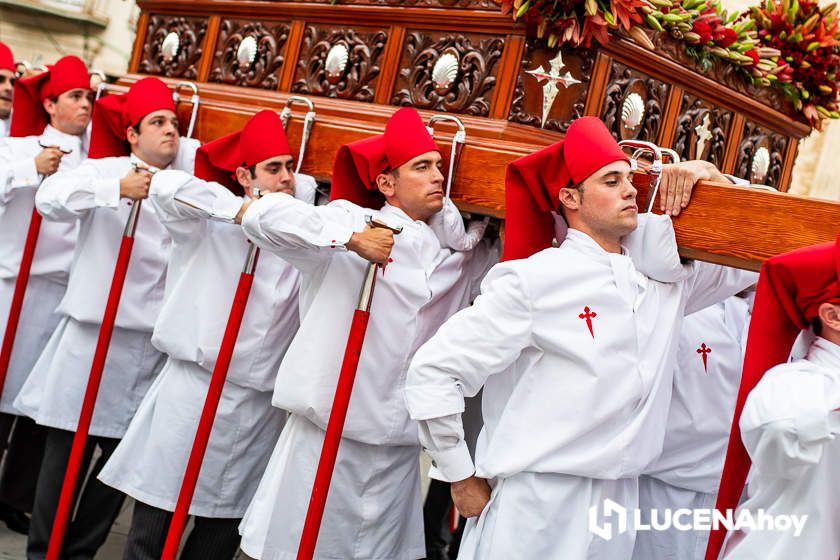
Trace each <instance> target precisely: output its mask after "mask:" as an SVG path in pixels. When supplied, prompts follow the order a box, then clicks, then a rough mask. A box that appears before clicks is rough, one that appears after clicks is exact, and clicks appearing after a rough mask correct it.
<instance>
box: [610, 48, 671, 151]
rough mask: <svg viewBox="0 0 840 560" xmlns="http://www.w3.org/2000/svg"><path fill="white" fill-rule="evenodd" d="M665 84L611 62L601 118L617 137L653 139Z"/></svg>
mask: <svg viewBox="0 0 840 560" xmlns="http://www.w3.org/2000/svg"><path fill="white" fill-rule="evenodd" d="M668 87H669V86H668V84H666V83H664V82H661V81H659V80H657V79H656V78H651V77H650V76H648V75H647V74H644V73H642V72H639V71H638V70H634V69H632V68H630V67H629V66H625V65H624V64H621V63H618V62H614V63H613V69H612V74H611V75H610V82H609V84H608V85H607V90H606V93H605V95H604V109H603V111H602V113H601V118H602V119H603V120H604V122H605V123H606V125H607V128H609V129H610V132H612V134H613V136H614V137H615V138H616V139H617V140H629V139H635V140H646V141H648V142H656V140H657V137H658V135H659V127H660V126H661V125H662V112H663V109H664V107H665V101H666V99H667V98H668ZM631 115H632V116H633V118H630V116H631ZM634 119H635V120H638V123H636V122H635V120H634ZM628 125H632V126H628Z"/></svg>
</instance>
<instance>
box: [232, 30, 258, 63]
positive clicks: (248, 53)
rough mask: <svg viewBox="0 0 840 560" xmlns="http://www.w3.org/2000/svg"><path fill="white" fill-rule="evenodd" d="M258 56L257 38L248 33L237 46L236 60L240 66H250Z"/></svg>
mask: <svg viewBox="0 0 840 560" xmlns="http://www.w3.org/2000/svg"><path fill="white" fill-rule="evenodd" d="M256 58H257V40H256V39H255V38H254V37H253V36H252V35H248V36H247V37H245V38H244V39H242V41H241V42H240V43H239V46H238V47H237V48H236V61H237V62H238V63H239V67H240V68H250V67H251V65H252V64H253V63H254V60H256Z"/></svg>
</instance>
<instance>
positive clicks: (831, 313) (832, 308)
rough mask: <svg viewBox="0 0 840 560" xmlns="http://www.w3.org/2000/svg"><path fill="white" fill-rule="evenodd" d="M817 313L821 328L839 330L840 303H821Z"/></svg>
mask: <svg viewBox="0 0 840 560" xmlns="http://www.w3.org/2000/svg"><path fill="white" fill-rule="evenodd" d="M817 314H818V316H819V318H820V322H821V323H822V325H823V328H826V327H828V328H829V329H831V330H833V331H837V332H840V305H838V304H836V303H828V302H825V303H821V304H820V307H819V309H818V310H817Z"/></svg>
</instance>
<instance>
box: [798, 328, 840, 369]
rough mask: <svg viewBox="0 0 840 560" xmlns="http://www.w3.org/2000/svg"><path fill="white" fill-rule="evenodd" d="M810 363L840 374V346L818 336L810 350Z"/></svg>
mask: <svg viewBox="0 0 840 560" xmlns="http://www.w3.org/2000/svg"><path fill="white" fill-rule="evenodd" d="M805 359H806V360H808V361H809V362H813V363H815V364H817V365H820V366H823V367H825V368H828V369H831V370H834V371H838V372H840V346H838V345H837V344H834V343H833V342H830V341H828V340H826V339H824V338H823V337H821V336H818V337H817V338H816V339H815V340H814V342H813V343H811V348H809V349H808V356H807V357H806V358H805Z"/></svg>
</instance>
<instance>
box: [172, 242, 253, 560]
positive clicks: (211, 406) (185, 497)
mask: <svg viewBox="0 0 840 560" xmlns="http://www.w3.org/2000/svg"><path fill="white" fill-rule="evenodd" d="M259 253H260V250H259V249H258V248H257V246H256V245H251V248H250V249H249V251H248V257H247V258H246V260H245V267H244V270H243V271H242V274H241V275H240V276H239V284H238V285H237V287H236V294H235V295H234V297H233V304H232V305H231V308H230V314H229V315H228V321H227V326H226V327H225V334H224V336H223V337H222V344H221V347H220V348H219V356H218V358H217V359H216V366H215V367H214V368H213V375H212V376H211V377H210V387H209V388H208V389H207V398H206V399H205V401H204V408H203V409H202V411H201V417H200V419H199V421H198V430H197V431H196V434H195V440H194V441H193V446H192V450H191V451H190V457H189V459H188V461H187V468H186V471H185V472H184V480H183V482H182V483H181V490H180V492H179V493H178V502H177V503H176V505H175V513H174V515H173V516H172V521H171V523H170V524H169V532H168V533H167V534H166V543H165V544H164V547H163V554H162V555H161V558H162V559H163V560H175V558H176V556H177V554H178V547H179V546H180V545H181V537H182V536H183V534H184V527H185V526H186V524H187V517H188V516H189V510H190V503H191V502H192V499H193V494H194V493H195V486H196V483H197V482H198V475H199V472H200V471H201V464H202V462H203V461H204V453H205V452H206V451H207V443H208V442H209V441H210V431H211V430H212V429H213V421H214V420H215V418H216V410H217V409H218V407H219V400H220V399H221V397H222V389H223V388H224V386H225V379H226V378H227V373H228V368H229V367H230V360H231V358H232V357H233V349H234V347H235V346H236V338H237V337H238V336H239V328H240V327H241V326H242V316H243V315H244V314H245V306H246V305H247V304H248V296H249V295H250V293H251V284H252V283H253V282H254V270H255V269H256V266H257V258H258V257H259Z"/></svg>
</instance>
